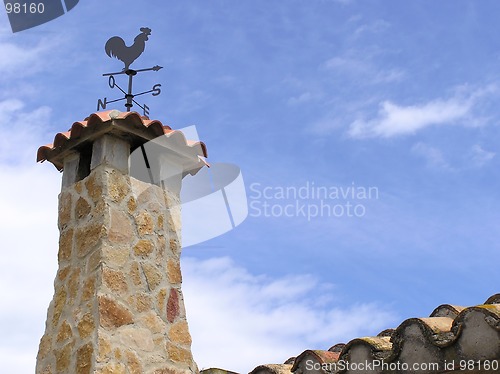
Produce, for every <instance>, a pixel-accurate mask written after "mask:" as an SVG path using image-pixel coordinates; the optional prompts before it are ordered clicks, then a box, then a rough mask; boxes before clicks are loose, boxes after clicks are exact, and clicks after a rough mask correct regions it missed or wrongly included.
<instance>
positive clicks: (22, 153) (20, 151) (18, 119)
mask: <svg viewBox="0 0 500 374" xmlns="http://www.w3.org/2000/svg"><path fill="white" fill-rule="evenodd" d="M24 106H25V105H24V103H23V102H22V101H21V100H18V99H9V100H4V101H0V162H2V163H7V162H9V163H16V164H18V163H25V164H32V163H34V162H35V160H36V150H37V148H38V146H40V145H42V144H46V143H50V142H51V141H52V139H53V137H44V136H43V134H46V132H47V128H48V124H49V119H50V114H51V109H50V108H49V107H45V106H43V107H39V108H35V109H33V110H30V111H28V110H25V108H24Z"/></svg>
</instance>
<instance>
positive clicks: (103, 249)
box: [36, 111, 206, 374]
mask: <svg viewBox="0 0 500 374" xmlns="http://www.w3.org/2000/svg"><path fill="white" fill-rule="evenodd" d="M159 137H162V142H160V143H161V145H160V148H161V151H160V152H158V151H157V152H155V155H156V156H154V157H152V158H151V157H150V159H149V160H148V159H147V157H146V158H144V159H142V162H143V163H144V169H145V170H147V171H148V172H149V173H146V175H147V174H149V176H152V177H153V179H152V180H140V179H137V178H134V177H133V173H132V175H131V172H130V170H131V169H130V155H131V152H132V151H134V150H139V151H140V150H144V148H142V149H141V145H143V144H145V143H147V142H150V141H151V140H153V139H159ZM147 144H149V143H147ZM147 144H146V146H147ZM157 150H158V147H157ZM134 154H139V155H141V157H142V153H137V152H134ZM146 156H147V155H146ZM203 157H206V149H205V145H204V144H203V143H200V142H190V141H186V139H185V137H184V135H183V134H182V133H181V132H179V131H174V130H171V129H170V128H169V127H168V126H163V125H162V124H161V123H160V122H158V121H150V120H148V119H147V118H146V117H141V116H140V115H138V114H137V113H135V112H128V113H121V112H119V111H107V112H99V113H94V114H92V115H91V116H90V117H89V118H87V119H86V120H85V121H82V122H76V123H75V124H74V125H73V126H72V127H71V129H70V131H69V132H66V133H59V134H57V135H56V136H55V138H54V143H53V144H51V145H48V146H43V147H40V148H39V150H38V161H45V160H47V161H49V162H51V163H52V164H54V165H55V166H56V168H58V169H59V170H63V174H62V189H61V193H60V195H59V219H58V226H59V230H60V239H59V253H58V263H59V269H58V272H57V275H56V278H55V281H54V297H53V300H52V302H51V303H50V305H49V309H48V312H47V321H46V326H45V334H44V335H43V337H42V339H41V341H40V347H39V350H38V355H37V363H36V373H37V374H42V373H43V374H56V373H57V374H61V373H68V374H88V373H101V374H111V373H116V374H138V373H154V374H176V373H197V372H198V368H197V366H196V363H195V362H194V360H193V357H192V354H191V337H190V334H189V331H188V324H187V321H186V313H185V309H184V302H183V296H182V291H181V281H182V276H181V271H180V264H179V260H180V253H181V231H180V228H181V224H180V198H179V187H180V183H181V179H182V177H183V176H185V175H187V174H194V173H196V172H197V171H198V170H199V169H200V168H202V167H203V166H204V165H205V163H204V159H203ZM132 162H134V160H133V158H132ZM146 165H147V166H149V169H146ZM172 170H175V172H172ZM139 174H140V173H139ZM143 179H146V178H143Z"/></svg>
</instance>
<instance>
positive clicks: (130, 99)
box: [97, 27, 162, 116]
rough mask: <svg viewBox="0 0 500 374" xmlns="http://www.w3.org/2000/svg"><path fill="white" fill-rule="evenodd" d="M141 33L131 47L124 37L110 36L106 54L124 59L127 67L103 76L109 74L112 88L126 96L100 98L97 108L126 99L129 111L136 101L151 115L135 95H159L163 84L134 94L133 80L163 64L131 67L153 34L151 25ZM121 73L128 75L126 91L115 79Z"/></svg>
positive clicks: (145, 112) (107, 74) (143, 28)
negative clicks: (110, 98) (137, 67)
mask: <svg viewBox="0 0 500 374" xmlns="http://www.w3.org/2000/svg"><path fill="white" fill-rule="evenodd" d="M140 31H141V33H140V34H139V35H137V36H136V37H135V39H134V44H132V45H131V46H130V47H127V46H126V45H125V42H124V41H123V39H122V38H120V37H119V36H113V37H112V38H110V39H109V40H108V41H107V42H106V45H105V47H104V49H105V51H106V54H107V55H108V56H109V57H116V58H117V59H118V60H120V61H122V62H123V63H124V64H125V67H124V68H123V70H122V71H120V72H117V73H106V74H103V76H105V77H106V76H108V77H109V80H108V84H109V87H110V88H115V87H116V88H118V89H119V90H120V91H121V92H122V93H123V94H124V95H125V96H124V97H123V98H120V99H116V100H111V101H108V99H107V98H106V97H105V98H104V100H101V99H99V100H98V101H97V110H98V111H99V110H100V109H106V107H107V105H108V104H110V103H114V102H117V101H121V100H126V103H125V107H126V108H127V112H130V108H132V106H133V105H134V103H135V104H136V105H137V106H139V107H140V108H141V109H142V110H143V113H144V115H145V116H147V115H149V107H148V106H147V105H146V104H144V105H141V104H139V103H138V102H137V101H135V100H134V97H136V96H140V95H145V94H147V93H152V95H153V96H158V95H159V94H160V93H161V88H160V87H161V84H159V83H158V84H155V85H154V86H153V89H151V90H149V91H144V92H141V93H138V94H133V93H132V80H133V77H134V76H135V75H137V73H140V72H144V71H158V70H160V69H162V67H161V66H158V65H156V66H153V67H152V68H148V69H138V70H134V69H130V65H131V64H132V63H133V62H134V61H135V60H137V58H138V57H139V56H140V55H141V54H142V53H143V52H144V49H145V48H146V41H148V39H149V35H151V29H150V28H149V27H142V28H141V29H140ZM119 74H126V75H128V90H127V92H125V90H123V89H122V88H121V87H120V86H118V85H117V84H116V81H115V77H114V76H115V75H119Z"/></svg>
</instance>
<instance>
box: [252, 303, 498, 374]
mask: <svg viewBox="0 0 500 374" xmlns="http://www.w3.org/2000/svg"><path fill="white" fill-rule="evenodd" d="M499 361H500V294H495V295H493V296H491V297H490V298H488V300H486V302H485V303H484V304H481V305H476V306H471V307H461V306H453V305H448V304H443V305H440V306H438V307H437V308H436V309H435V310H434V311H433V312H432V313H431V315H430V317H427V318H410V319H407V320H405V321H403V322H402V323H401V324H400V325H399V326H398V327H397V328H395V329H387V330H384V331H382V332H381V333H380V334H379V335H378V336H372V337H364V338H357V339H353V340H351V341H349V342H348V343H347V344H335V345H334V346H332V347H331V348H330V349H329V350H328V351H318V350H306V351H304V352H302V353H301V354H300V355H298V356H297V358H296V359H295V360H294V362H293V366H292V367H291V368H289V367H290V365H284V364H281V365H261V366H258V367H256V368H255V369H254V370H253V371H252V372H251V373H250V374H278V373H279V374H284V373H293V374H308V373H325V374H343V373H346V374H351V373H360V372H366V373H374V374H382V373H383V374H401V373H412V372H422V373H429V374H430V373H444V372H455V371H453V370H456V372H470V373H498V372H500V362H499ZM375 362H377V363H378V365H382V364H384V365H385V366H384V369H385V370H382V368H381V367H378V368H377V367H371V370H366V369H365V370H361V371H360V370H359V368H360V366H359V365H360V364H363V365H366V363H372V364H373V363H375ZM290 363H291V362H290V361H289V360H287V364H290ZM472 363H475V371H474V370H470V366H465V368H466V369H468V371H467V370H463V368H464V365H472ZM422 364H423V365H428V366H427V368H426V370H422V369H421V368H422V366H418V367H419V368H420V369H419V370H418V371H415V370H413V369H412V368H415V367H416V366H414V365H422ZM429 364H432V365H433V366H429ZM314 365H316V366H314ZM453 365H454V367H453ZM481 365H483V366H482V367H480V366H481ZM484 365H486V366H488V365H489V366H488V367H486V366H484ZM496 365H499V366H496ZM313 367H314V369H312V368H313ZM318 368H319V370H317V369H318ZM353 368H355V369H356V370H354V369H353ZM402 368H403V369H402ZM405 368H407V369H405ZM276 369H279V370H281V371H277V370H276ZM460 369H462V370H460ZM287 370H289V371H287Z"/></svg>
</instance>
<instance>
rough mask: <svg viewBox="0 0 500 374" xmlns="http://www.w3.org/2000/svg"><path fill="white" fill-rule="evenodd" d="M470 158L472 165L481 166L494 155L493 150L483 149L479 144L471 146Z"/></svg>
mask: <svg viewBox="0 0 500 374" xmlns="http://www.w3.org/2000/svg"><path fill="white" fill-rule="evenodd" d="M469 154H470V159H471V161H472V163H473V164H474V166H477V167H481V166H483V165H485V164H486V163H488V162H489V161H491V160H492V159H493V157H495V155H496V153H495V152H489V151H486V150H484V149H483V147H481V146H480V145H479V144H475V145H473V146H472V148H471V150H470V152H469Z"/></svg>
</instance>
